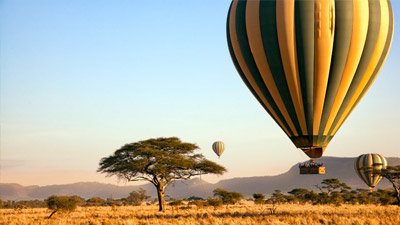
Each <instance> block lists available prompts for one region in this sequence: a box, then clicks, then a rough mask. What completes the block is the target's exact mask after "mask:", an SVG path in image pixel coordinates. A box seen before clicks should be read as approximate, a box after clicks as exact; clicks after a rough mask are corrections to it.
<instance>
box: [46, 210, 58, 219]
mask: <svg viewBox="0 0 400 225" xmlns="http://www.w3.org/2000/svg"><path fill="white" fill-rule="evenodd" d="M57 211H58V209H56V210H54V211H53V212H52V213H51V214H50V216H49V217H47V219H50V218H51V217H52V216H53V214H54V213H56V212H57Z"/></svg>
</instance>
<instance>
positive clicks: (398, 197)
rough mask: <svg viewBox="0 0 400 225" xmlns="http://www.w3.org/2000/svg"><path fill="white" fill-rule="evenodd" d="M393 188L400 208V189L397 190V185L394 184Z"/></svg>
mask: <svg viewBox="0 0 400 225" xmlns="http://www.w3.org/2000/svg"><path fill="white" fill-rule="evenodd" d="M393 188H394V191H395V193H396V198H397V205H398V206H400V191H399V190H400V187H399V188H397V187H396V185H395V184H394V183H393Z"/></svg>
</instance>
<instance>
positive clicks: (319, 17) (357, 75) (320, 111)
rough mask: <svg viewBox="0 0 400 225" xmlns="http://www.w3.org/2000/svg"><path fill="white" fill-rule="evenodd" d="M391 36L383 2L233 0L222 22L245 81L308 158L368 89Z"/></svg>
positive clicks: (386, 2)
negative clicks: (224, 22)
mask: <svg viewBox="0 0 400 225" xmlns="http://www.w3.org/2000/svg"><path fill="white" fill-rule="evenodd" d="M392 36H393V13H392V8H391V4H390V1H389V0H233V2H232V4H231V7H230V9H229V13H228V20H227V38H228V46H229V50H230V53H231V56H232V60H233V63H234V64H235V66H236V69H237V71H238V73H239V74H240V76H241V77H242V79H243V81H244V83H245V84H246V85H247V87H248V88H249V89H250V91H251V92H252V93H253V95H254V96H255V97H256V99H257V100H258V101H259V102H260V103H261V105H262V106H263V107H264V109H265V110H266V111H267V112H268V113H269V114H270V115H271V116H272V118H273V119H274V120H275V121H276V122H277V123H278V124H279V126H280V127H281V128H282V129H283V131H284V132H285V133H286V134H287V135H288V136H289V138H290V139H291V140H292V142H293V143H294V144H295V145H296V147H298V148H301V149H302V150H303V151H304V152H305V153H306V154H307V155H308V156H310V157H312V158H318V157H321V155H322V153H323V151H324V150H325V148H326V146H327V145H328V143H329V142H330V140H331V139H332V137H333V136H334V135H335V133H336V132H337V130H338V129H339V128H340V127H341V126H342V124H343V122H344V121H345V120H346V119H347V117H348V116H349V115H350V113H351V112H352V111H353V110H354V108H355V107H356V106H357V104H358V103H359V101H360V100H361V98H362V97H363V96H364V95H365V93H366V92H367V91H368V89H369V88H370V86H371V84H372V83H373V81H374V80H375V78H376V76H377V75H378V73H379V71H380V69H381V68H382V65H383V63H384V61H385V59H386V56H387V55H388V52H389V49H390V45H391V41H392Z"/></svg>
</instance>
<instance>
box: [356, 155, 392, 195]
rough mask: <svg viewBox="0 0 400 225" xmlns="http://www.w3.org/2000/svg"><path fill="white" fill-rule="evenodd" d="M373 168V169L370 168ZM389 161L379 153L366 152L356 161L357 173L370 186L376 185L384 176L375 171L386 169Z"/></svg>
mask: <svg viewBox="0 0 400 225" xmlns="http://www.w3.org/2000/svg"><path fill="white" fill-rule="evenodd" d="M367 167H369V168H372V170H371V169H368V168H367ZM386 167H387V161H386V159H385V157H383V156H382V155H379V154H373V153H370V154H364V155H360V156H359V157H358V158H357V159H356V160H355V162H354V169H355V170H356V173H357V175H358V176H359V177H360V178H361V180H363V181H364V182H365V183H366V184H367V185H368V186H369V187H370V188H373V187H375V186H376V185H377V184H378V183H379V181H380V180H381V179H382V176H380V175H378V174H374V173H373V171H374V170H375V171H377V170H378V171H379V170H382V169H386Z"/></svg>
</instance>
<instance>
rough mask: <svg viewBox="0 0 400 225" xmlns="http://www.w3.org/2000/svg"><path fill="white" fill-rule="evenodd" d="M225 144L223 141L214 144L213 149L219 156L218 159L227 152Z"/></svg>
mask: <svg viewBox="0 0 400 225" xmlns="http://www.w3.org/2000/svg"><path fill="white" fill-rule="evenodd" d="M225 147H226V146H225V144H224V142H222V141H216V142H214V143H213V144H212V149H213V150H214V152H215V154H217V156H218V158H219V157H220V156H221V155H222V153H224V151H225Z"/></svg>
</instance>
